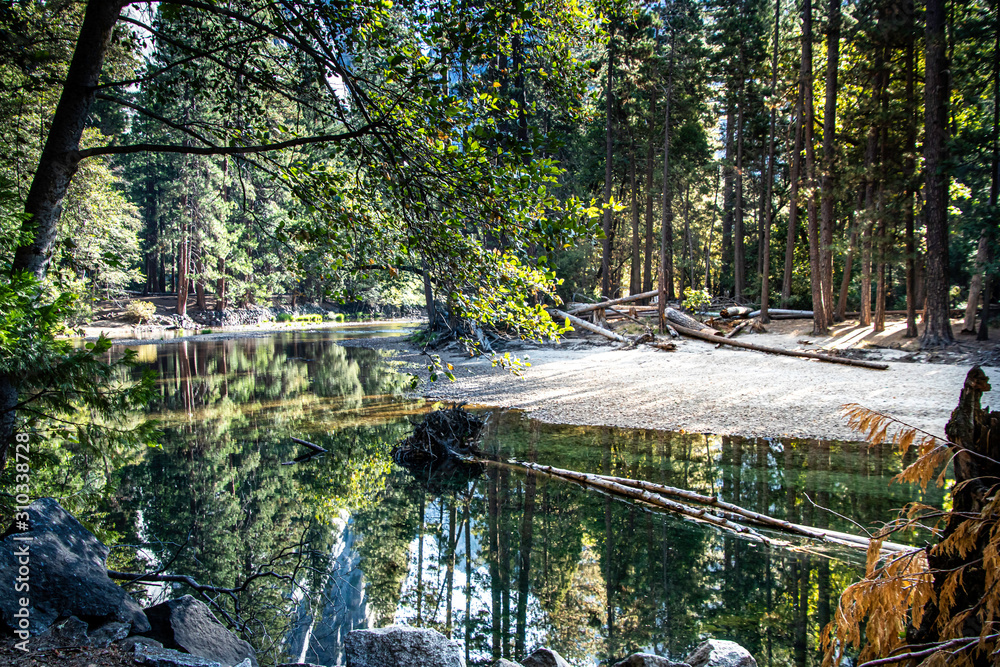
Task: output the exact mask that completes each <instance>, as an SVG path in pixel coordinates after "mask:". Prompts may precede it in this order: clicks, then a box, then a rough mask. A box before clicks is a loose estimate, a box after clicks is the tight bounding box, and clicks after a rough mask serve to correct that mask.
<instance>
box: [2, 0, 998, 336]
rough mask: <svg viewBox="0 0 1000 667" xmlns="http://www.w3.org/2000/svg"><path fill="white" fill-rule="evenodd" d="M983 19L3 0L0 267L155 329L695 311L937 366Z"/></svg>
mask: <svg viewBox="0 0 1000 667" xmlns="http://www.w3.org/2000/svg"><path fill="white" fill-rule="evenodd" d="M994 4H995V3H994ZM994 4H990V3H988V2H970V3H958V2H951V3H947V2H941V3H938V2H933V1H932V2H927V3H926V5H924V4H920V3H918V4H914V3H913V2H905V1H903V2H895V1H889V0H884V1H879V0H872V1H870V2H868V1H866V2H850V3H841V2H839V1H832V0H831V1H830V2H824V3H814V2H811V1H810V2H797V3H793V2H788V1H787V0H786V1H785V2H782V1H781V0H776V1H775V2H774V3H769V2H759V1H750V0H747V1H744V2H719V3H713V2H708V3H703V2H686V1H682V0H676V1H670V2H664V3H654V4H649V5H644V4H640V3H628V2H610V3H602V2H595V3H586V2H585V3H578V2H569V1H567V2H555V3H552V4H549V3H537V4H536V3H527V4H525V3H514V4H512V5H510V6H500V5H497V6H492V5H491V6H490V7H488V8H475V7H468V6H466V4H465V3H451V4H447V5H444V4H442V5H437V6H428V7H424V6H423V5H420V4H414V5H393V4H392V3H390V2H374V3H347V4H345V5H343V6H342V7H341V6H338V7H337V8H336V11H334V10H333V9H329V8H324V9H323V11H321V12H320V11H313V10H314V9H315V8H311V7H310V6H309V5H308V3H307V4H303V5H296V4H292V3H277V4H275V5H270V4H263V5H261V6H260V7H257V6H255V5H253V4H252V3H251V4H249V5H248V6H247V7H244V8H241V9H236V8H225V9H224V8H219V7H215V6H212V5H208V4H202V3H199V2H179V3H154V4H149V3H127V4H126V5H125V7H126V9H125V10H123V9H122V8H121V7H120V6H119V4H118V3H114V2H108V3H93V2H91V3H87V4H86V5H84V4H82V3H56V4H51V3H49V4H46V3H42V4H31V3H27V4H25V3H13V4H11V5H10V6H9V7H6V8H5V9H4V13H3V19H2V20H3V35H4V39H3V48H4V51H5V53H4V57H3V67H4V76H3V78H4V94H3V100H2V106H3V111H2V113H3V115H4V120H5V122H4V128H5V129H4V138H3V144H4V147H5V150H4V151H3V157H2V158H0V171H2V176H3V179H4V182H3V185H4V193H5V196H4V199H3V201H4V207H5V213H4V215H3V220H4V224H3V229H2V238H3V243H2V245H0V247H2V248H3V250H4V262H5V263H6V264H7V266H8V272H15V273H16V272H19V271H24V270H27V271H29V272H31V273H33V274H34V275H35V276H37V277H39V278H41V277H43V276H44V277H45V280H46V281H47V283H48V284H51V285H53V286H55V287H54V288H55V289H60V290H71V291H74V292H76V293H79V294H81V295H86V296H87V297H89V298H91V299H94V298H98V297H107V296H109V295H112V294H116V293H118V294H120V293H121V292H122V290H126V289H128V290H132V291H138V292H141V293H172V294H176V295H177V297H178V299H177V312H178V313H181V314H183V313H185V312H186V310H187V308H188V307H189V306H188V301H189V295H190V300H191V302H192V303H191V307H193V308H199V309H206V308H209V307H210V305H209V299H211V301H212V304H211V307H213V308H216V309H219V310H222V309H225V308H231V307H236V306H241V305H242V306H245V305H249V304H253V303H255V302H260V301H263V300H266V299H267V298H269V297H270V296H272V295H275V294H285V295H290V298H292V299H293V300H294V299H299V298H301V299H303V300H323V299H330V300H334V301H337V300H339V301H344V300H348V301H350V300H359V299H367V300H370V301H376V302H378V301H392V300H401V299H406V298H413V295H421V284H420V283H421V281H425V282H426V283H427V286H428V289H430V290H432V291H433V295H434V297H436V298H437V299H440V300H441V301H442V302H444V301H446V302H447V306H448V308H449V309H450V310H455V311H457V312H459V313H461V314H463V315H465V316H468V317H470V318H473V319H474V320H478V321H483V322H486V323H490V322H494V323H495V322H498V321H508V322H510V323H512V324H513V325H514V326H515V327H518V326H520V327H525V328H526V330H529V331H530V330H531V329H532V328H533V326H534V325H536V324H538V322H539V321H540V320H544V319H545V316H544V315H543V314H541V311H540V310H538V309H537V308H536V306H537V304H538V303H553V302H554V301H555V300H556V299H557V298H560V297H561V299H562V300H564V301H565V300H573V299H574V298H590V299H593V298H596V297H597V296H604V297H615V296H622V295H624V294H626V293H629V294H636V293H639V292H648V291H650V290H653V289H661V290H662V291H663V294H664V298H665V299H667V300H674V299H680V298H683V297H684V294H685V290H695V291H700V290H704V291H705V292H706V293H707V294H709V295H712V296H724V297H729V298H732V299H735V301H736V302H738V303H753V304H755V305H757V306H759V307H760V308H761V309H762V310H763V311H764V312H765V317H766V312H767V309H768V306H771V307H782V308H803V309H807V310H812V311H813V312H814V325H815V329H816V331H824V330H825V329H826V328H827V327H828V326H829V325H830V324H831V323H833V322H834V321H839V320H842V319H844V316H845V314H846V313H847V312H852V313H857V314H858V315H857V316H858V317H859V320H860V323H861V324H862V325H871V326H873V327H874V329H875V330H876V331H877V330H879V329H880V328H883V327H884V326H885V315H886V312H887V311H891V310H901V311H905V313H906V317H907V332H908V335H910V336H916V335H917V334H918V329H917V320H918V313H919V319H920V322H921V326H922V327H923V331H922V334H921V336H922V337H921V341H922V344H923V345H924V346H936V345H945V344H948V343H950V342H951V341H952V340H953V335H952V330H951V327H950V325H949V322H948V313H949V309H952V308H958V307H960V306H963V305H965V306H966V307H967V314H966V318H965V321H964V330H966V331H970V332H972V331H976V330H977V312H981V313H982V314H983V316H982V317H980V318H979V319H978V328H979V329H985V327H986V326H987V325H988V320H989V314H990V310H989V308H988V303H989V301H990V296H991V294H993V293H995V291H996V289H997V287H998V285H997V284H996V281H992V280H991V278H990V277H991V275H992V273H991V272H992V271H993V270H994V267H995V262H996V260H995V258H994V257H993V253H992V250H993V247H994V245H995V244H996V232H997V215H996V210H997V209H996V206H997V188H998V176H997V171H998V163H997V145H998V139H997V136H998V135H997V133H998V120H997V116H998V112H997V85H998V70H997V67H998V58H997V57H996V54H997V39H998V36H1000V31H998V26H997V20H998V19H997V11H996V7H995V6H994ZM286 5H287V6H286ZM116 8H117V11H118V12H119V13H118V14H116V13H115V11H116ZM102 11H103V12H104V14H99V13H100V12H102ZM88 18H89V19H90V20H91V22H92V23H93V28H94V30H95V32H94V33H90V32H89V31H83V32H81V26H83V25H85V24H86V22H87V19H88ZM76 35H78V39H77V41H76V46H74V36H76ZM88 40H90V41H88ZM71 63H75V65H71ZM64 81H65V82H66V85H65V86H64V85H63V82H64ZM70 93H73V95H71V94H70ZM60 213H61V215H60ZM497 287H498V288H499V289H494V288H497ZM407 295H409V297H408V296H407ZM497 295H503V298H495V297H496V296H497ZM434 297H432V298H434ZM86 301H87V300H86V299H83V300H81V301H80V302H79V304H78V306H77V307H83V308H85V307H86ZM982 304H987V306H986V307H985V308H984V307H983V306H982ZM923 323H926V326H923ZM984 335H985V334H984Z"/></svg>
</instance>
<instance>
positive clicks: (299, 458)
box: [281, 438, 327, 466]
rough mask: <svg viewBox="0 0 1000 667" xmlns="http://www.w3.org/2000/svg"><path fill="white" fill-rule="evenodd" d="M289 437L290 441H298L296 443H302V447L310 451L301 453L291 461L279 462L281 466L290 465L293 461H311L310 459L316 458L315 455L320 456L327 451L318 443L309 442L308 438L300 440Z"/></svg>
mask: <svg viewBox="0 0 1000 667" xmlns="http://www.w3.org/2000/svg"><path fill="white" fill-rule="evenodd" d="M290 439H291V441H292V442H295V443H298V444H300V445H302V446H304V447H308V448H309V449H310V450H312V451H308V452H306V453H305V454H302V455H300V456H296V457H295V458H294V459H292V460H291V461H284V462H283V463H282V464H281V465H283V466H290V465H293V464H295V463H303V462H305V461H311V460H312V459H314V458H316V457H317V456H322V455H323V454H326V453H327V451H326V449H324V448H322V447H320V446H319V445H316V444H313V443H311V442H309V441H308V440H301V439H299V438H290Z"/></svg>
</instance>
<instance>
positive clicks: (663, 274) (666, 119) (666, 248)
mask: <svg viewBox="0 0 1000 667" xmlns="http://www.w3.org/2000/svg"><path fill="white" fill-rule="evenodd" d="M673 51H674V46H673V38H671V40H670V60H671V62H670V65H669V67H670V71H669V73H668V74H667V90H666V93H665V95H664V103H663V109H664V110H663V218H662V220H661V221H660V280H659V295H658V296H657V312H658V314H659V322H660V333H661V334H662V333H665V332H666V330H667V320H666V311H665V308H666V305H667V299H668V298H670V299H673V298H674V266H673V247H672V246H673V241H674V238H673V230H672V229H671V219H670V218H671V214H670V95H671V93H672V92H673V78H674V73H673Z"/></svg>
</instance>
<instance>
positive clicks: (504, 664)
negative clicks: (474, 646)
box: [490, 658, 524, 667]
mask: <svg viewBox="0 0 1000 667" xmlns="http://www.w3.org/2000/svg"><path fill="white" fill-rule="evenodd" d="M490 667H524V666H523V665H522V664H521V663H519V662H513V661H511V660H508V659H507V658H500V659H499V660H497V661H496V662H494V663H493V664H492V665H490Z"/></svg>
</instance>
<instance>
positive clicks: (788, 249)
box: [781, 49, 811, 308]
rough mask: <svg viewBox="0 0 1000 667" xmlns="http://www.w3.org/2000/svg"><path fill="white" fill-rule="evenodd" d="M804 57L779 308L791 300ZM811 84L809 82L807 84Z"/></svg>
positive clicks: (800, 161) (804, 84) (801, 69)
mask: <svg viewBox="0 0 1000 667" xmlns="http://www.w3.org/2000/svg"><path fill="white" fill-rule="evenodd" d="M806 71H807V64H806V55H805V50H804V49H803V51H802V60H801V63H800V65H799V94H798V98H797V99H796V101H795V141H794V148H793V149H792V150H793V152H792V171H791V174H790V175H789V176H790V181H791V183H790V185H791V190H790V192H789V202H788V237H787V238H786V240H785V274H784V276H783V278H782V282H781V307H782V308H787V307H788V302H789V301H790V300H791V298H792V271H793V269H794V267H795V236H796V234H797V230H796V227H797V225H798V217H799V176H800V175H801V173H802V124H803V119H802V113H803V109H802V108H803V101H804V97H805V88H806V85H807V81H806V78H805V76H806ZM809 84H811V82H809Z"/></svg>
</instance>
